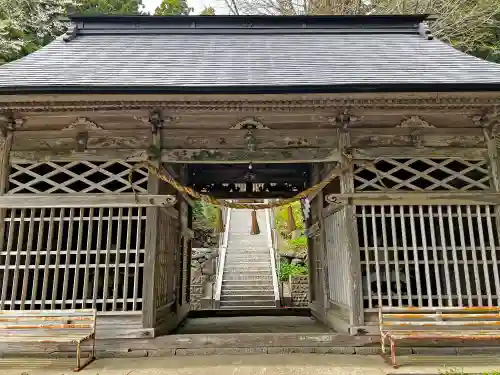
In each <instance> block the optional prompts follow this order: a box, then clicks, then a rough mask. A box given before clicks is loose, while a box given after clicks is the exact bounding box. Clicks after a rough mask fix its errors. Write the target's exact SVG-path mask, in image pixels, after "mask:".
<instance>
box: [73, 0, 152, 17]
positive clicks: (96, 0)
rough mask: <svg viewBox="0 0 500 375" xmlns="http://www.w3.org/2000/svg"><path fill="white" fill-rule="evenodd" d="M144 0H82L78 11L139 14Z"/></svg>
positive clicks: (83, 12)
mask: <svg viewBox="0 0 500 375" xmlns="http://www.w3.org/2000/svg"><path fill="white" fill-rule="evenodd" d="M143 7H144V6H143V4H142V0H80V4H79V5H78V6H77V7H76V11H77V12H78V13H82V14H139V13H141V12H142V10H143Z"/></svg>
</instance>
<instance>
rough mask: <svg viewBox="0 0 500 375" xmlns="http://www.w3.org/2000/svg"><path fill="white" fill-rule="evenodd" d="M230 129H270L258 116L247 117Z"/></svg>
mask: <svg viewBox="0 0 500 375" xmlns="http://www.w3.org/2000/svg"><path fill="white" fill-rule="evenodd" d="M229 129H231V130H240V129H269V127H268V126H266V125H264V124H263V123H262V121H260V120H259V119H258V118H257V117H246V118H244V119H242V120H240V121H238V123H236V124H234V125H233V126H231V127H230V128H229Z"/></svg>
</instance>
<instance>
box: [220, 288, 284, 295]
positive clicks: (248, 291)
mask: <svg viewBox="0 0 500 375" xmlns="http://www.w3.org/2000/svg"><path fill="white" fill-rule="evenodd" d="M244 286H245V287H246V288H248V286H247V285H244ZM221 295H225V296H229V295H240V296H253V295H259V296H274V290H273V288H272V285H271V288H267V289H266V288H261V289H256V288H254V289H237V288H231V287H229V288H227V287H226V288H224V286H222V290H221Z"/></svg>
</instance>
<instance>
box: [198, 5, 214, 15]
mask: <svg viewBox="0 0 500 375" xmlns="http://www.w3.org/2000/svg"><path fill="white" fill-rule="evenodd" d="M200 16H215V9H214V8H213V7H211V6H208V7H207V6H206V7H205V9H203V10H202V11H201V13H200Z"/></svg>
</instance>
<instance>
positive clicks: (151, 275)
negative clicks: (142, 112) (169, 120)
mask: <svg viewBox="0 0 500 375" xmlns="http://www.w3.org/2000/svg"><path fill="white" fill-rule="evenodd" d="M151 146H152V147H154V148H155V149H157V150H160V149H161V136H160V133H159V131H153V132H152V134H151ZM150 161H151V162H152V163H153V164H154V165H155V166H156V167H158V166H159V165H160V163H161V162H160V160H150ZM159 193H160V180H159V179H158V177H156V176H155V175H153V174H151V173H150V174H149V176H148V194H159ZM146 210H147V211H146V254H145V258H144V278H143V293H142V296H143V302H142V323H143V327H144V328H154V327H155V322H156V303H155V301H156V296H155V268H156V267H155V265H156V250H157V246H158V230H159V228H158V224H159V210H160V208H158V207H148V208H147V209H146Z"/></svg>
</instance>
